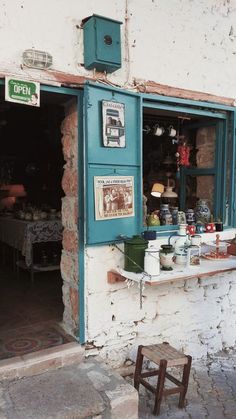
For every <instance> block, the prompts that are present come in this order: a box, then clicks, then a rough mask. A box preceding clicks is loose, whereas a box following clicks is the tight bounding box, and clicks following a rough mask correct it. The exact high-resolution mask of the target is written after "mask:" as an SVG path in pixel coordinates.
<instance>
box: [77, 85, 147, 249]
mask: <svg viewBox="0 0 236 419" xmlns="http://www.w3.org/2000/svg"><path fill="white" fill-rule="evenodd" d="M103 100H106V101H109V102H110V101H112V102H114V103H121V104H124V115H125V121H124V122H125V138H126V146H125V147H122V148H120V147H105V146H104V145H103V118H102V101H103ZM140 101H141V99H140V97H139V96H138V95H136V94H132V93H130V92H124V91H122V90H118V89H113V88H107V87H105V86H102V85H98V84H96V85H95V84H89V83H87V84H86V85H85V90H84V116H85V121H84V124H85V126H84V128H85V130H84V132H85V134H84V136H85V150H84V151H85V171H86V197H85V199H86V242H87V244H98V243H107V242H114V241H117V240H120V238H121V237H122V236H129V237H130V236H132V235H133V234H138V233H140V231H141V220H142V213H141V208H142V185H141V126H142V124H141V103H140ZM103 176H106V177H109V176H110V177H112V178H114V177H117V179H119V177H121V176H129V177H130V176H131V177H132V179H133V182H134V203H133V205H134V215H133V216H131V217H122V218H113V219H101V220H98V219H96V218H95V194H94V179H95V177H103Z"/></svg>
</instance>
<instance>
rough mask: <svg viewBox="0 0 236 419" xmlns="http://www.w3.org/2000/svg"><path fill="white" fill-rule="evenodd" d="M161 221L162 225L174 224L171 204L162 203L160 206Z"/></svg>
mask: <svg viewBox="0 0 236 419" xmlns="http://www.w3.org/2000/svg"><path fill="white" fill-rule="evenodd" d="M160 221H161V225H170V224H172V215H171V212H170V209H169V204H162V205H161V208H160Z"/></svg>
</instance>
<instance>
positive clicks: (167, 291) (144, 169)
mask: <svg viewBox="0 0 236 419" xmlns="http://www.w3.org/2000/svg"><path fill="white" fill-rule="evenodd" d="M84 97H85V110H86V111H85V112H86V118H85V138H86V150H85V162H86V163H87V164H85V178H86V201H85V205H86V208H85V212H86V224H85V236H86V257H85V281H86V318H87V324H86V329H85V330H86V340H87V341H88V342H90V343H91V347H92V349H91V350H92V351H93V353H100V354H101V355H102V356H103V357H104V358H107V360H108V362H111V363H113V364H114V365H119V364H121V363H123V362H125V360H127V358H132V359H133V360H134V359H135V353H136V348H137V345H138V344H142V345H143V344H144V345H145V344H148V343H153V342H154V343H155V342H159V341H160V340H161V341H163V340H164V341H166V340H167V341H169V342H170V343H171V344H172V345H173V346H175V347H178V348H182V349H183V350H184V351H185V352H186V351H187V353H192V355H193V356H195V357H201V356H205V355H207V353H214V352H216V351H218V350H220V349H223V348H229V347H231V346H233V345H234V344H235V338H234V336H233V335H232V333H231V328H232V327H233V325H235V297H234V296H235V279H234V270H235V268H236V260H235V256H233V255H232V254H230V252H229V251H228V250H227V249H228V245H229V241H230V240H232V239H233V238H234V236H235V209H234V199H235V187H234V182H235V179H234V170H235V169H234V168H235V156H234V155H235V139H234V135H235V109H234V107H233V106H227V105H222V104H220V103H216V102H217V101H216V102H215V101H212V102H210V101H209V102H208V101H203V100H202V101H198V100H196V101H195V100H188V99H179V98H177V97H167V96H160V95H149V94H140V93H132V92H130V91H124V90H119V89H115V88H111V87H109V86H106V87H104V86H101V85H98V84H93V83H88V84H86V85H85V89H84ZM114 108H116V109H118V112H119V115H116V116H115V117H114V121H113V127H112V129H113V131H112V132H113V135H114V136H115V135H117V136H118V135H119V134H118V126H119V124H120V123H121V125H122V129H123V131H122V136H121V138H120V142H119V143H118V142H117V141H113V142H108V141H107V127H106V124H107V119H108V117H107V109H110V110H111V109H114ZM118 119H119V121H121V122H119V123H118ZM110 122H111V121H110ZM153 192H154V193H153ZM216 230H217V231H216ZM134 236H135V237H134ZM132 240H133V241H132ZM139 240H140V242H138V241H139ZM141 242H142V245H143V243H144V242H145V243H144V245H143V248H142V258H141V262H140V258H139V256H140V254H139V255H138V256H137V254H138V252H139V250H137V249H138V246H139V245H140V243H141ZM166 245H167V246H168V245H169V246H170V247H171V248H172V253H171V255H168V252H166V254H165V255H164V256H165V258H166V259H168V258H169V259H170V258H171V263H170V264H169V265H168V263H167V264H165V262H163V260H164V259H163V253H165V252H163V247H164V248H165V246H166ZM128 246H131V247H132V251H131V252H130V253H129V250H130V248H129V250H128ZM148 246H152V251H153V254H152V256H154V257H155V250H156V253H159V251H160V262H161V264H159V267H160V274H159V270H158V267H157V268H156V269H157V271H156V275H151V274H149V272H147V271H146V267H145V262H144V255H145V249H147V247H148ZM134 249H135V250H134ZM139 249H140V247H139ZM147 253H148V252H146V254H147ZM136 257H137V259H136ZM145 257H146V256H145ZM149 259H150V253H149ZM169 259H168V260H169ZM148 266H150V265H148ZM150 269H151V270H152V269H155V268H153V265H151V268H150Z"/></svg>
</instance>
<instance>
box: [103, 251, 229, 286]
mask: <svg viewBox="0 0 236 419" xmlns="http://www.w3.org/2000/svg"><path fill="white" fill-rule="evenodd" d="M235 270H236V256H231V257H230V259H228V260H221V261H216V262H215V261H206V260H202V261H201V265H200V266H199V267H194V268H186V267H178V266H177V265H176V267H175V268H174V269H173V271H161V273H160V275H158V276H155V277H149V276H148V275H145V273H139V274H135V273H133V272H127V271H124V270H123V269H120V270H119V272H117V271H109V272H107V282H108V283H109V284H115V283H117V282H124V281H125V280H127V279H128V280H131V281H135V282H138V283H139V282H141V281H143V283H144V284H146V285H150V286H154V285H155V286H157V285H161V284H167V283H173V282H176V281H183V280H188V279H192V278H202V277H207V276H214V275H217V274H219V273H224V272H229V271H235Z"/></svg>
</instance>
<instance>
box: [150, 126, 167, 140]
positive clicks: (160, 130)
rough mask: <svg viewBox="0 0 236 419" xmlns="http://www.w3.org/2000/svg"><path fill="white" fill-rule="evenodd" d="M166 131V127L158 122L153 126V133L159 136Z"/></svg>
mask: <svg viewBox="0 0 236 419" xmlns="http://www.w3.org/2000/svg"><path fill="white" fill-rule="evenodd" d="M164 132H165V128H164V127H160V126H159V125H158V124H156V125H154V127H153V134H154V135H156V136H157V137H160V136H161V135H163V134H164Z"/></svg>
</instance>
